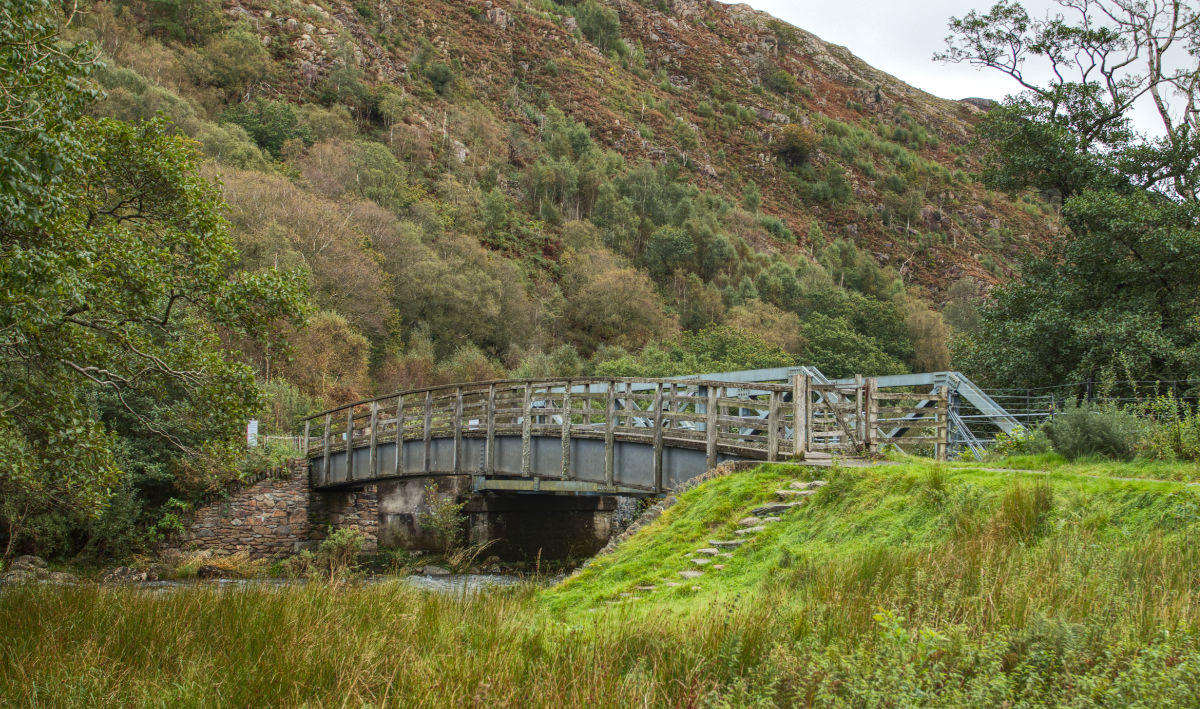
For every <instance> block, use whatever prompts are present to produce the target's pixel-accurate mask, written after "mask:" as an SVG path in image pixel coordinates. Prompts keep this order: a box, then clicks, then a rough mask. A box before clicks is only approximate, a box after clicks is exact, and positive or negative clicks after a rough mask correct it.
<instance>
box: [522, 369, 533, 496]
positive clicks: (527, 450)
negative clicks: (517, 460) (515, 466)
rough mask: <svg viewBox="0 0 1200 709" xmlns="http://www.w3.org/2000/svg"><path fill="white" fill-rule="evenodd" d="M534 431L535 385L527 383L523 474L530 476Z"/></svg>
mask: <svg viewBox="0 0 1200 709" xmlns="http://www.w3.org/2000/svg"><path fill="white" fill-rule="evenodd" d="M532 430H533V385H532V383H531V382H525V400H524V403H523V405H522V406H521V474H522V475H529V474H530V473H531V471H532V459H533V440H532V438H531V437H530V434H531V432H532Z"/></svg>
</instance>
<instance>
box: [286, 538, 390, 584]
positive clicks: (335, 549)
mask: <svg viewBox="0 0 1200 709" xmlns="http://www.w3.org/2000/svg"><path fill="white" fill-rule="evenodd" d="M366 540H367V538H366V536H365V535H364V534H363V533H362V532H361V531H359V530H358V529H356V528H354V527H342V528H341V529H338V530H337V531H334V530H333V528H332V527H330V528H329V535H328V536H327V537H325V539H324V540H322V541H321V544H320V546H318V547H317V550H316V552H312V551H309V550H308V549H305V550H303V551H301V552H300V553H299V554H297V555H295V556H290V557H288V558H287V559H284V560H283V561H281V562H279V563H278V564H276V565H275V566H274V567H273V569H272V570H273V571H274V572H277V573H280V574H282V575H284V576H288V577H290V578H297V577H300V576H308V577H310V578H323V579H327V580H329V581H334V582H340V581H347V580H350V579H352V578H353V577H354V574H355V573H356V572H357V570H358V555H359V554H360V553H361V552H362V547H363V543H364V542H366Z"/></svg>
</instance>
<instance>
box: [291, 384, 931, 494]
mask: <svg viewBox="0 0 1200 709" xmlns="http://www.w3.org/2000/svg"><path fill="white" fill-rule="evenodd" d="M931 397H932V399H931ZM888 401H892V405H889V406H881V405H880V404H881V403H884V402H888ZM930 401H932V402H933V404H932V406H930ZM908 402H912V403H908ZM939 407H940V408H939ZM897 416H898V417H900V419H897V418H896V417H897ZM901 419H902V420H903V421H904V425H906V426H907V427H908V428H909V429H911V430H912V431H913V432H915V433H920V434H921V435H920V436H915V435H914V436H912V437H910V438H908V439H905V442H907V443H922V442H925V441H933V443H934V444H935V446H936V447H937V450H938V451H940V454H941V455H944V437H945V425H946V421H945V397H944V395H943V396H942V397H941V398H940V399H938V398H937V396H935V395H930V394H911V393H890V392H889V393H881V392H879V391H878V387H877V386H876V385H875V380H873V379H863V378H862V377H859V378H856V379H855V380H854V382H853V383H852V384H844V383H818V382H815V381H814V380H813V378H812V377H811V376H807V375H797V376H795V377H793V379H792V381H790V382H784V383H778V382H776V383H748V382H728V381H715V380H703V379H682V380H681V379H646V378H571V379H511V380H497V381H488V382H475V383H468V384H452V385H445V386H438V387H431V388H426V389H414V390H409V391H403V392H398V393H396V394H392V395H389V396H384V397H379V398H376V399H370V400H364V401H358V402H354V403H351V404H346V405H343V406H340V407H338V408H335V409H330V410H328V411H323V412H321V413H319V414H316V415H314V416H312V417H309V418H308V419H305V420H304V432H303V435H302V437H301V441H302V447H303V449H304V452H305V455H306V456H308V457H310V458H313V459H323V465H322V468H321V469H322V470H323V471H326V474H328V471H330V470H331V465H330V464H331V462H333V461H335V460H336V461H337V462H338V463H339V464H341V465H344V468H345V477H344V479H341V480H339V483H347V482H354V481H362V480H366V479H375V478H380V477H398V476H403V475H420V474H423V473H434V472H437V473H454V474H460V473H474V474H483V475H493V474H495V473H496V459H497V453H496V451H497V447H496V440H497V438H499V437H506V438H507V437H520V439H521V442H522V446H521V448H522V453H521V466H520V474H522V475H527V476H534V475H535V472H534V470H533V465H532V461H531V458H532V445H531V441H532V440H533V439H534V438H546V437H553V438H558V439H559V440H561V444H562V449H561V450H562V464H561V470H559V471H556V472H557V473H558V475H559V476H560V477H561V478H562V479H570V478H571V476H572V471H571V470H570V462H571V445H572V441H574V440H579V439H596V440H602V441H603V442H604V468H605V470H604V473H605V475H604V477H605V479H606V481H608V482H609V483H611V482H612V481H613V479H614V471H613V466H614V459H615V455H614V446H615V443H616V442H617V441H622V442H635V443H644V444H646V445H649V446H651V447H652V450H653V458H652V460H653V467H654V470H653V479H654V490H655V491H661V490H662V489H663V469H662V461H663V449H664V448H665V447H666V448H690V449H694V450H703V451H705V454H706V455H705V460H706V462H707V464H708V467H712V466H714V465H715V464H716V462H717V459H718V457H719V456H726V457H737V458H745V459H751V460H764V461H777V460H783V459H787V458H791V457H801V456H803V455H804V454H805V453H806V452H811V451H840V452H845V453H855V452H864V451H874V450H877V449H878V446H879V443H880V440H881V439H882V438H883V436H884V434H883V432H882V429H881V427H882V426H889V427H890V426H893V425H895V424H892V423H890V422H891V421H893V420H901ZM930 431H932V433H930ZM447 439H453V448H452V451H453V452H452V455H451V457H450V463H449V464H448V465H447V464H446V463H445V460H444V458H441V459H439V461H441V462H437V463H435V462H434V459H435V458H438V456H436V455H435V454H434V448H435V441H445V440H447ZM464 439H482V441H483V443H482V447H481V451H482V455H481V456H480V457H479V459H478V460H475V459H472V460H470V461H468V460H466V459H465V457H466V456H465V455H464V453H463V451H464V446H463V445H462V442H463V441H464ZM414 442H415V443H416V444H417V448H418V454H417V456H416V457H415V458H414V457H413V456H412V455H407V454H406V453H405V452H404V449H405V448H411V446H412V444H413V443H414ZM389 443H400V444H408V445H396V446H394V447H389V449H390V450H391V451H392V454H391V455H388V456H386V457H387V458H388V460H382V459H381V456H380V454H379V449H380V447H381V446H383V445H385V444H389ZM363 448H366V449H368V450H369V454H368V456H367V457H366V459H365V460H362V459H361V457H362V456H361V455H360V456H355V455H354V454H353V451H354V450H355V449H359V450H361V449H363ZM422 448H423V454H421V452H420V451H421V449H422ZM475 449H476V447H473V448H472V450H475ZM356 457H357V458H359V460H358V461H357V464H358V465H359V467H360V468H362V469H361V470H355V469H354V466H355V465H356ZM544 467H545V466H544V465H542V466H541V470H540V471H539V472H538V473H537V474H538V475H545V470H544ZM435 468H436V469H435ZM327 482H328V481H327Z"/></svg>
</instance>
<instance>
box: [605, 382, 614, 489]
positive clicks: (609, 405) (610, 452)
mask: <svg viewBox="0 0 1200 709" xmlns="http://www.w3.org/2000/svg"><path fill="white" fill-rule="evenodd" d="M615 390H616V383H615V382H613V381H609V382H608V396H607V397H606V399H605V408H604V484H605V485H608V486H610V487H611V486H612V484H613V481H614V478H615V474H614V470H613V465H614V454H615V453H616V444H615V438H614V437H613V429H614V427H615V425H616V410H617V406H616V404H617V401H616V398H615V397H616V391H615Z"/></svg>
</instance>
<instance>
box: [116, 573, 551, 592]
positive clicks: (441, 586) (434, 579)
mask: <svg viewBox="0 0 1200 709" xmlns="http://www.w3.org/2000/svg"><path fill="white" fill-rule="evenodd" d="M526 580H527V578H526V577H523V576H515V575H508V574H447V575H442V576H424V575H417V574H414V575H411V576H368V577H366V578H365V579H363V583H365V584H368V585H374V584H383V583H400V584H405V585H407V586H412V587H413V588H417V589H420V590H422V591H430V592H432V593H445V594H451V595H457V594H461V593H478V592H480V591H485V590H487V589H491V588H499V587H503V586H513V585H515V584H519V583H523V582H525V581H526ZM555 580H557V579H543V582H546V581H549V582H551V583H553V582H554V581H555ZM306 583H308V582H307V581H306V580H305V579H284V578H253V579H213V580H210V581H198V580H186V581H177V580H169V581H143V582H141V583H137V584H133V585H132V586H133V587H135V588H145V589H151V590H156V591H160V592H168V591H171V590H173V589H178V588H192V587H196V586H201V587H203V586H209V587H216V588H229V589H233V588H256V587H265V588H277V587H279V588H281V587H286V586H302V585H304V584H306Z"/></svg>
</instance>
